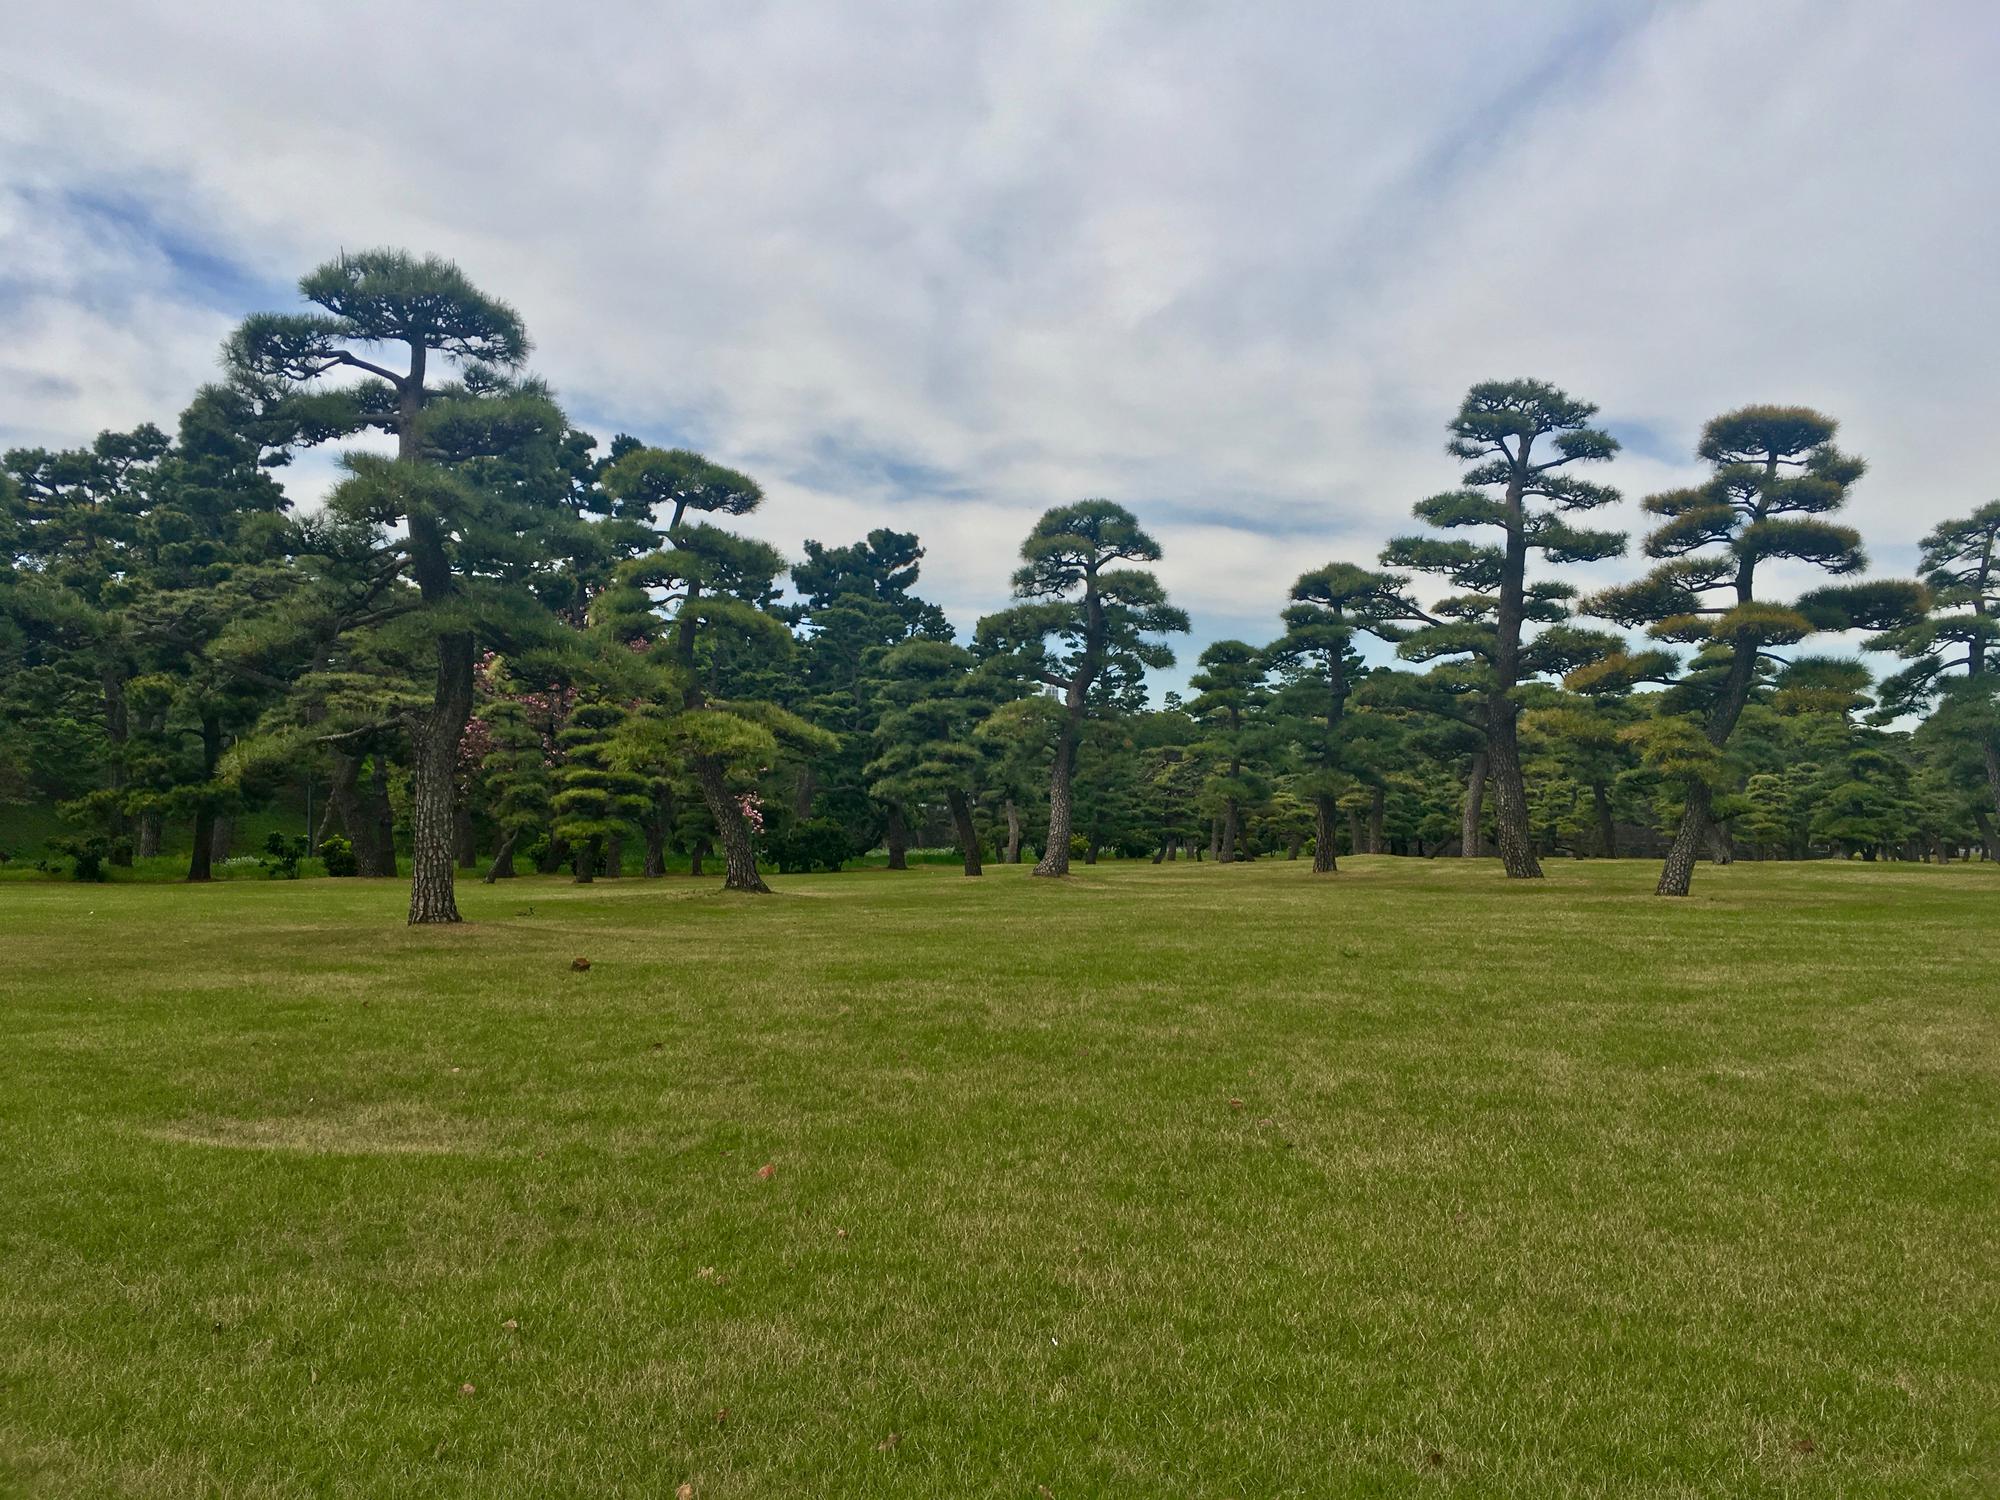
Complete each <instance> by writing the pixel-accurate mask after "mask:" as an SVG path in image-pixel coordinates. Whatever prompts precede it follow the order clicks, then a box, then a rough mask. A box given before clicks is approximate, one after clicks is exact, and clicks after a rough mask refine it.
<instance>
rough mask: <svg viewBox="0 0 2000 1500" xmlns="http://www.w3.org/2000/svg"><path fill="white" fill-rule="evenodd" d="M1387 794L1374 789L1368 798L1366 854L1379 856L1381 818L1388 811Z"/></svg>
mask: <svg viewBox="0 0 2000 1500" xmlns="http://www.w3.org/2000/svg"><path fill="white" fill-rule="evenodd" d="M1388 800H1389V794H1388V792H1387V791H1386V790H1385V789H1383V788H1382V787H1379V786H1378V787H1376V788H1375V789H1374V790H1373V791H1372V792H1371V793H1370V794H1369V798H1368V852H1369V853H1370V854H1380V853H1382V852H1383V850H1384V845H1383V843H1382V818H1383V816H1384V814H1385V813H1386V812H1387V810H1388Z"/></svg>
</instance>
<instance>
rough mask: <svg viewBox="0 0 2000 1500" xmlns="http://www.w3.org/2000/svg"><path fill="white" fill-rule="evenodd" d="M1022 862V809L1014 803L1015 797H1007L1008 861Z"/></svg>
mask: <svg viewBox="0 0 2000 1500" xmlns="http://www.w3.org/2000/svg"><path fill="white" fill-rule="evenodd" d="M1020 862H1021V809H1020V808H1018V807H1016V806H1015V805H1014V799H1013V798H1012V797H1009V798H1008V799H1007V863H1008V864H1010V865H1018V864H1019V863H1020Z"/></svg>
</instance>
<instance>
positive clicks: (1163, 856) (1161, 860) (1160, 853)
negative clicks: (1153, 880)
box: [1153, 839, 1174, 865]
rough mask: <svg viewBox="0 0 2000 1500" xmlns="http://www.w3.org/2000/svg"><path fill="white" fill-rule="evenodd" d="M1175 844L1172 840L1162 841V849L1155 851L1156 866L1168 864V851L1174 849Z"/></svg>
mask: <svg viewBox="0 0 2000 1500" xmlns="http://www.w3.org/2000/svg"><path fill="white" fill-rule="evenodd" d="M1173 842H1174V841H1173V840H1172V839H1161V840H1160V847H1159V848H1157V849H1155V850H1154V851H1153V863H1154V864H1156V865H1163V864H1165V863H1166V862H1167V850H1168V849H1170V848H1172V847H1173Z"/></svg>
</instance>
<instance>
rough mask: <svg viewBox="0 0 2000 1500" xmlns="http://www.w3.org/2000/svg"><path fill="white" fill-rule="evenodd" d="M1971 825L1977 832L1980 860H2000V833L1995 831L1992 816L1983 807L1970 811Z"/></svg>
mask: <svg viewBox="0 0 2000 1500" xmlns="http://www.w3.org/2000/svg"><path fill="white" fill-rule="evenodd" d="M1972 823H1973V826H1974V827H1975V828H1977V829H1978V830H1979V855H1980V858H1982V859H1988V860H2000V831H1996V829H1995V827H1994V823H1993V815H1992V814H1991V813H1989V812H1987V811H1986V809H1985V808H1983V807H1975V808H1973V810H1972Z"/></svg>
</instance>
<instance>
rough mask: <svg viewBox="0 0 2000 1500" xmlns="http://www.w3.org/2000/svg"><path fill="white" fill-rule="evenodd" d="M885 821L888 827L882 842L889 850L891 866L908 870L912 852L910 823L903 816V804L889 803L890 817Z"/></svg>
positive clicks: (895, 868)
mask: <svg viewBox="0 0 2000 1500" xmlns="http://www.w3.org/2000/svg"><path fill="white" fill-rule="evenodd" d="M885 823H886V827H885V828H884V830H883V834H882V843H883V846H884V847H885V848H887V849H888V851H889V868H890V869H892V870H907V869H909V867H910V861H909V858H908V856H909V852H910V825H909V823H908V821H907V820H905V819H904V817H903V809H902V806H901V804H899V803H895V802H891V803H890V804H889V812H888V817H887V818H886V819H885Z"/></svg>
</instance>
